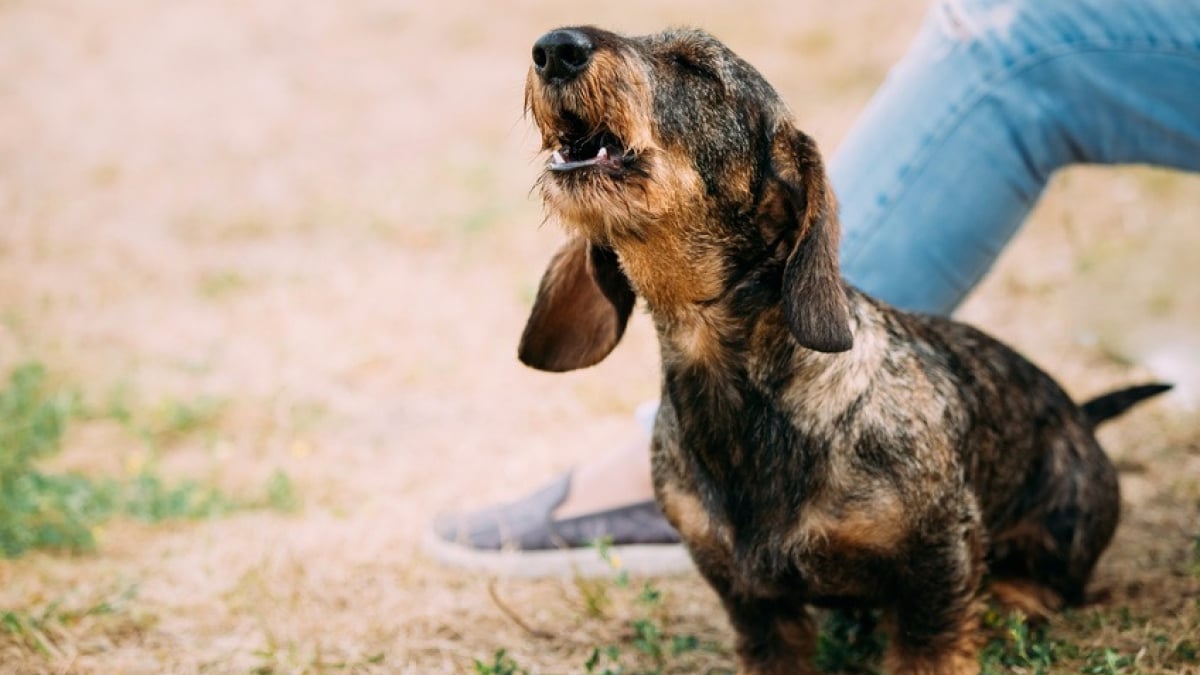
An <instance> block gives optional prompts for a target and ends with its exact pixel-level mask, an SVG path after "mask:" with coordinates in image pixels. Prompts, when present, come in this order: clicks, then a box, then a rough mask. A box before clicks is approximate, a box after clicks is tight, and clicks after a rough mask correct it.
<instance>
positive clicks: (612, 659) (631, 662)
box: [576, 540, 716, 675]
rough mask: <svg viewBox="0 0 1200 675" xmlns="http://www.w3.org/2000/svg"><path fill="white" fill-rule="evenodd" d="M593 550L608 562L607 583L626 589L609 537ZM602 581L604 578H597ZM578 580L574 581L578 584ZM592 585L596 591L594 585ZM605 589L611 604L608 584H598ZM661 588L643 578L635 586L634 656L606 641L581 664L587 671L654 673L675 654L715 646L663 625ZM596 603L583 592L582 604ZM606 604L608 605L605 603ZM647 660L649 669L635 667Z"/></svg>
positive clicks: (592, 674) (612, 674) (626, 577)
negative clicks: (608, 574) (638, 585)
mask: <svg viewBox="0 0 1200 675" xmlns="http://www.w3.org/2000/svg"><path fill="white" fill-rule="evenodd" d="M595 546H596V551H597V553H598V554H599V555H600V557H601V558H602V559H603V560H604V561H605V562H607V563H608V565H609V567H610V568H611V569H612V570H613V571H614V575H613V578H612V579H611V581H610V583H611V584H612V586H613V587H614V588H617V589H629V586H630V579H629V574H628V572H626V571H625V570H624V569H622V568H621V561H620V558H619V557H618V556H617V555H616V554H615V552H613V550H612V548H611V540H601V541H597V542H596V544H595ZM600 582H601V583H603V580H600ZM578 583H579V581H578V580H577V581H576V584H577V585H578ZM588 588H590V589H592V592H593V594H594V595H595V589H594V588H593V587H592V586H590V585H589V586H588ZM600 588H602V589H604V590H603V593H604V595H603V596H602V597H604V599H605V602H606V603H607V604H611V599H609V598H608V595H607V592H608V591H607V588H608V587H607V586H603V585H602V586H600ZM663 599H664V598H663V592H662V591H661V590H660V589H659V588H658V587H656V586H655V585H654V584H653V583H651V582H649V581H646V582H645V583H643V585H642V587H641V588H640V589H639V590H638V593H637V596H636V597H635V598H634V605H635V607H637V608H639V610H640V611H639V612H638V615H637V616H636V617H635V618H633V619H631V620H630V621H629V629H630V637H629V645H630V646H631V647H633V651H634V653H635V657H636V658H633V659H625V658H622V656H623V654H622V652H621V648H620V646H618V645H607V646H605V647H596V648H594V649H593V650H592V654H591V656H590V657H588V660H587V661H586V662H585V663H584V664H583V665H584V671H585V672H587V673H589V675H624V673H647V674H649V675H657V674H659V673H662V672H663V671H664V670H666V669H667V668H668V667H669V666H670V665H672V663H673V661H674V660H675V659H677V658H678V657H680V656H682V655H684V654H687V653H689V652H695V651H699V650H705V649H707V650H715V649H716V646H715V645H710V644H706V643H703V642H701V641H700V639H699V638H697V637H696V636H694V635H688V634H672V633H670V632H669V631H668V630H666V628H665V627H664V625H663V617H662V614H663V607H662V603H663ZM594 604H595V601H594V599H593V600H591V601H589V600H588V598H587V596H585V605H586V606H588V607H591V606H593V605H594ZM606 606H607V605H606ZM647 661H649V663H650V664H652V666H651V667H650V668H649V669H646V668H639V667H637V666H638V665H639V664H642V663H645V662H647Z"/></svg>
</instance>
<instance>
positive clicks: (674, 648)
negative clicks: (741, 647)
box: [473, 537, 1200, 675]
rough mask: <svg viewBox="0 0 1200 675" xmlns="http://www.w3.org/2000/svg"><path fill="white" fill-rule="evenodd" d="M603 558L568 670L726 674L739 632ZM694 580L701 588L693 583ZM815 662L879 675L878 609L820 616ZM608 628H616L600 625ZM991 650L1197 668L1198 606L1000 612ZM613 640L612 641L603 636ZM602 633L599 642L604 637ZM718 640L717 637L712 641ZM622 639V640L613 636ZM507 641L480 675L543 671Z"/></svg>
mask: <svg viewBox="0 0 1200 675" xmlns="http://www.w3.org/2000/svg"><path fill="white" fill-rule="evenodd" d="M1188 541H1189V545H1190V546H1192V547H1194V549H1193V550H1189V551H1188V556H1187V559H1186V560H1185V561H1183V563H1182V564H1183V565H1184V566H1185V567H1184V571H1185V573H1191V574H1200V571H1197V570H1200V567H1191V566H1192V565H1197V566H1200V537H1195V538H1189V539H1188ZM597 553H598V555H600V556H601V557H602V558H603V559H604V560H606V561H607V562H608V563H609V566H610V567H611V568H612V570H613V572H612V574H611V575H610V576H608V577H606V578H600V579H586V578H582V577H580V578H576V579H575V580H574V582H573V586H574V589H575V591H576V593H577V594H578V601H577V602H576V603H574V607H575V612H576V614H577V616H576V617H575V618H574V619H573V620H572V619H567V620H565V621H563V622H561V623H563V624H564V625H570V626H574V629H573V631H572V632H570V633H556V634H553V635H550V637H552V638H553V639H554V640H555V642H556V644H559V645H560V646H561V645H564V644H569V643H571V642H575V641H588V640H590V641H592V642H591V643H590V644H587V643H586V642H585V643H584V644H583V645H582V649H572V652H574V653H577V654H579V653H581V654H583V655H585V656H584V657H583V658H582V659H581V660H582V662H581V663H577V664H576V665H575V667H574V668H573V669H571V672H584V673H588V674H590V675H661V674H663V673H686V672H698V671H702V672H729V671H731V669H732V667H733V665H734V663H735V659H734V657H733V654H732V645H731V644H730V641H731V639H732V634H731V633H730V632H729V631H728V629H725V628H723V627H722V628H721V630H720V632H718V633H714V632H713V631H712V630H711V628H712V627H713V626H712V625H706V624H705V622H704V621H698V617H695V616H687V611H681V608H680V607H679V605H678V604H677V603H676V602H674V601H673V599H672V597H671V594H672V593H673V592H675V591H678V590H680V585H679V583H677V582H676V581H674V580H669V581H668V580H662V581H646V580H638V581H635V580H632V579H631V578H630V577H629V575H628V574H626V573H625V571H624V570H623V569H622V567H621V561H620V559H619V557H618V556H617V555H616V554H615V553H614V552H613V550H612V548H611V546H609V545H608V543H606V542H598V543H597ZM690 583H691V584H693V585H695V584H699V583H701V582H699V581H698V580H695V579H692V580H690ZM818 617H819V622H820V634H819V638H818V644H817V653H816V659H815V660H816V665H817V668H818V670H819V671H820V672H826V673H876V672H880V668H881V659H882V656H883V653H884V650H885V648H886V636H885V635H884V634H883V633H882V631H878V630H876V626H877V625H878V623H879V620H880V617H879V616H878V613H875V612H833V611H829V612H825V611H822V612H819V613H818ZM599 624H607V625H608V626H609V630H607V631H606V630H603V629H595V628H594V626H597V625H599ZM983 624H984V627H983V631H984V640H985V644H984V647H983V649H982V650H981V653H980V669H981V672H982V673H983V674H984V675H1001V674H1005V673H1027V674H1030V675H1049V674H1052V673H1085V674H1088V675H1118V674H1133V673H1165V672H1170V673H1187V672H1200V639H1196V635H1200V632H1198V631H1200V601H1193V602H1190V603H1185V604H1184V606H1183V608H1182V609H1181V610H1180V611H1174V612H1171V611H1168V612H1165V613H1161V615H1160V613H1155V612H1154V610H1151V609H1148V608H1147V607H1145V606H1140V605H1139V606H1132V605H1129V604H1124V602H1120V601H1114V602H1108V603H1105V604H1104V605H1097V606H1093V607H1088V608H1084V609H1076V610H1069V611H1067V612H1065V613H1063V614H1062V615H1060V616H1058V617H1056V618H1055V619H1054V620H1053V621H1052V622H1051V623H1049V624H1044V623H1043V624H1038V623H1029V622H1027V621H1026V620H1025V619H1024V617H1023V616H1022V615H1020V614H1019V613H1009V612H1006V611H1003V610H1001V609H999V608H997V607H995V606H992V607H989V608H988V609H987V611H986V612H985V615H984V621H983ZM605 635H607V636H608V637H605ZM597 636H599V637H598V638H597ZM714 636H715V637H714ZM612 638H615V639H612ZM517 647H518V645H516V644H513V645H501V646H499V647H497V648H494V649H493V650H492V651H491V652H490V656H489V657H487V658H477V659H475V660H474V662H473V665H474V669H475V672H476V673H480V674H486V675H498V674H503V675H517V674H521V673H526V674H528V673H536V672H540V670H539V669H538V667H536V666H534V665H531V664H530V663H526V662H524V660H525V659H526V658H536V652H529V651H524V650H522V649H517Z"/></svg>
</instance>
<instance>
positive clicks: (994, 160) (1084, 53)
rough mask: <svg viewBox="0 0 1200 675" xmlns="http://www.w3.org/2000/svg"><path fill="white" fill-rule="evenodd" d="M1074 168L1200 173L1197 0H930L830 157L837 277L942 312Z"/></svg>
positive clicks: (908, 304)
mask: <svg viewBox="0 0 1200 675" xmlns="http://www.w3.org/2000/svg"><path fill="white" fill-rule="evenodd" d="M1074 163H1102V164H1117V163H1147V164H1155V165H1160V166H1166V167H1175V168H1180V169H1189V170H1200V2H1198V1H1196V0H1136V1H1129V2H1118V1H1115V0H942V1H940V2H937V3H936V4H935V5H934V6H933V8H932V10H931V11H930V13H929V15H928V16H927V17H926V20H925V24H924V26H923V27H922V29H921V31H920V33H919V35H918V36H917V39H916V41H915V42H914V43H913V45H912V46H911V48H910V50H909V52H908V53H907V54H906V55H905V56H904V58H903V59H902V60H901V61H900V63H899V64H897V65H896V67H895V68H894V69H893V70H892V71H891V73H890V74H889V76H888V78H887V80H886V82H885V83H884V84H883V86H882V87H881V88H880V90H879V91H878V92H877V93H876V95H875V97H874V98H873V99H872V100H871V102H870V104H869V105H868V107H867V109H866V110H865V112H864V113H863V115H862V117H861V118H860V119H859V120H858V122H857V123H856V125H855V127H854V128H853V130H852V131H851V132H850V134H849V136H848V137H847V138H846V140H845V142H844V143H843V144H842V147H841V148H839V150H838V151H837V152H836V153H835V155H834V158H833V160H832V161H831V164H830V173H831V175H832V180H833V184H834V188H835V189H836V190H837V193H838V197H839V200H840V202H841V218H842V225H843V228H844V229H843V232H844V234H843V240H842V269H843V273H844V274H845V276H846V278H847V279H849V280H850V281H851V283H853V284H855V285H856V286H858V287H859V288H861V289H862V290H864V291H866V292H867V293H870V294H872V295H875V296H877V297H880V298H882V299H884V300H886V301H888V302H890V303H892V304H894V305H897V306H899V307H901V308H904V309H908V310H913V311H923V312H933V313H942V314H948V313H950V312H951V311H953V309H954V308H955V307H956V306H957V305H958V303H959V302H960V301H961V300H962V298H963V296H965V295H966V294H967V292H968V291H970V290H971V288H972V287H974V285H975V284H976V283H977V282H978V281H979V279H980V278H981V277H982V276H983V275H984V273H985V272H986V271H987V270H988V268H989V267H990V266H991V264H992V263H993V261H994V260H995V258H996V257H997V256H998V255H999V253H1000V251H1001V250H1002V249H1003V248H1004V246H1005V244H1006V243H1007V242H1008V240H1009V239H1010V238H1011V237H1012V235H1013V234H1014V233H1015V232H1016V230H1017V228H1018V226H1019V225H1020V223H1021V222H1022V220H1023V219H1024V218H1025V216H1026V215H1027V214H1028V213H1029V210H1030V209H1031V208H1032V207H1033V205H1034V203H1035V202H1036V201H1037V199H1038V196H1039V194H1040V193H1041V192H1042V189H1043V188H1044V187H1045V185H1046V182H1047V181H1048V180H1049V178H1050V176H1051V174H1053V173H1054V171H1055V170H1057V169H1059V168H1062V167H1064V166H1067V165H1069V164H1074Z"/></svg>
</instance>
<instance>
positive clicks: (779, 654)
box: [722, 596, 817, 675]
mask: <svg viewBox="0 0 1200 675" xmlns="http://www.w3.org/2000/svg"><path fill="white" fill-rule="evenodd" d="M722 599H723V601H724V602H725V608H726V610H728V612H729V619H730V622H731V623H732V624H733V627H734V630H736V631H737V636H738V637H737V653H738V662H739V669H738V672H739V673H740V675H807V674H809V673H816V672H817V671H816V667H815V665H814V664H813V657H814V656H815V655H816V647H817V628H816V625H815V624H814V623H813V620H812V617H811V616H809V614H808V611H807V610H806V609H805V608H804V606H803V605H797V604H793V603H791V602H789V601H785V600H778V599H760V598H731V597H728V596H725V597H723V598H722Z"/></svg>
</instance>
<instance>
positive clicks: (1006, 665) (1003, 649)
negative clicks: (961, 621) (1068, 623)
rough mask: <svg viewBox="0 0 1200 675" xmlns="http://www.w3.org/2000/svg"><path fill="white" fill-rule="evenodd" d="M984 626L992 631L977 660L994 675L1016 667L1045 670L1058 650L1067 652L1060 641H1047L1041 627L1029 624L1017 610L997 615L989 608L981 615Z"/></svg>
mask: <svg viewBox="0 0 1200 675" xmlns="http://www.w3.org/2000/svg"><path fill="white" fill-rule="evenodd" d="M984 625H985V626H986V627H987V628H988V629H990V630H991V631H992V632H993V634H994V635H993V637H992V639H991V640H989V641H988V643H987V645H986V646H985V647H984V649H983V653H982V655H981V659H980V661H981V667H982V670H983V672H984V673H985V674H986V673H996V674H997V675H998V674H999V673H1009V672H1012V671H1013V670H1017V669H1019V670H1022V671H1024V672H1032V673H1049V672H1051V668H1052V667H1053V666H1054V664H1055V663H1056V662H1057V661H1058V659H1059V657H1060V652H1063V651H1064V650H1067V651H1069V648H1067V647H1066V645H1064V644H1063V643H1060V642H1055V641H1054V640H1051V639H1050V638H1049V637H1048V636H1047V635H1046V631H1045V628H1044V627H1043V626H1035V627H1030V625H1029V624H1028V623H1027V622H1026V621H1025V620H1024V618H1023V617H1022V616H1021V615H1020V614H1017V613H1008V614H1001V613H999V612H997V611H995V610H989V611H988V612H987V613H986V614H985V615H984Z"/></svg>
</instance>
